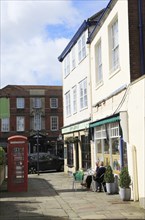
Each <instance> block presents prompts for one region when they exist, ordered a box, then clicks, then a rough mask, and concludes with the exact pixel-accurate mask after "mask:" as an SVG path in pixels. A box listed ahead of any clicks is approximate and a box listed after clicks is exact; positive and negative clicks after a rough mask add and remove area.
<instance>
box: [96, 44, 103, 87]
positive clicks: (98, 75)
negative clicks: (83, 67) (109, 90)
mask: <svg viewBox="0 0 145 220" xmlns="http://www.w3.org/2000/svg"><path fill="white" fill-rule="evenodd" d="M95 54H96V56H95V57H96V86H97V85H98V84H100V83H101V82H102V81H103V71H102V43H101V40H99V41H98V43H97V45H96V47H95Z"/></svg>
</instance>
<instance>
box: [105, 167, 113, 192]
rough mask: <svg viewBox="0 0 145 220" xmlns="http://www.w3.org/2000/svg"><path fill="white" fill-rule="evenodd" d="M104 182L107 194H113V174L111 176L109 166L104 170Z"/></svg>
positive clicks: (111, 171)
mask: <svg viewBox="0 0 145 220" xmlns="http://www.w3.org/2000/svg"><path fill="white" fill-rule="evenodd" d="M104 181H105V182H106V190H107V194H113V193H115V183H114V174H113V170H112V167H111V166H110V165H108V166H107V168H106V171H105V174H104Z"/></svg>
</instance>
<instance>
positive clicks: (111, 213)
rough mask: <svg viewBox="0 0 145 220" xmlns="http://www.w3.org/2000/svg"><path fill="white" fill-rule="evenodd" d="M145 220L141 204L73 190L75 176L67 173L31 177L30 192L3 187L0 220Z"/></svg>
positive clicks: (5, 184)
mask: <svg viewBox="0 0 145 220" xmlns="http://www.w3.org/2000/svg"><path fill="white" fill-rule="evenodd" d="M69 219H70V220H81V219H84V220H87V219H88V220H89V219H92V220H93V219H145V209H143V208H141V207H140V205H139V202H134V201H122V200H121V199H120V196H119V194H115V195H107V194H106V193H104V192H101V193H96V192H91V191H87V190H86V189H85V188H82V186H81V185H80V184H78V185H77V190H76V191H75V190H74V189H72V177H71V176H69V175H68V174H65V173H63V172H49V173H40V175H37V174H31V175H29V176H28V191H27V192H8V191H7V181H4V182H3V184H2V186H1V187H0V220H69Z"/></svg>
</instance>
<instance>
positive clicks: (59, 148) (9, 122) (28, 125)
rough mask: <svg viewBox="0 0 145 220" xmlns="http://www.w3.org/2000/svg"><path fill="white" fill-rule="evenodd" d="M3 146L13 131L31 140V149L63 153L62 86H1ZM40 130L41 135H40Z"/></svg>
mask: <svg viewBox="0 0 145 220" xmlns="http://www.w3.org/2000/svg"><path fill="white" fill-rule="evenodd" d="M0 101H1V102H0V110H1V112H0V146H2V147H5V149H6V146H7V139H8V137H10V136H13V135H24V136H26V137H28V140H29V153H33V152H36V151H37V148H36V145H37V138H39V151H40V152H47V151H50V152H51V153H54V154H61V155H62V154H63V142H62V141H61V138H60V137H61V136H60V134H61V131H60V129H61V127H62V125H63V107H62V87H61V86H29V85H25V86H24V85H8V86H6V87H4V88H2V89H1V90H0ZM38 134H39V135H38Z"/></svg>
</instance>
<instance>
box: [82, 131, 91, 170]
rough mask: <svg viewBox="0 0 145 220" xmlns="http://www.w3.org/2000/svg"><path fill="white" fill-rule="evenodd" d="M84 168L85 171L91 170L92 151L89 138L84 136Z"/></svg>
mask: <svg viewBox="0 0 145 220" xmlns="http://www.w3.org/2000/svg"><path fill="white" fill-rule="evenodd" d="M81 141H82V167H83V168H84V169H89V168H90V167H91V150H90V141H89V137H88V136H85V135H82V136H81Z"/></svg>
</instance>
